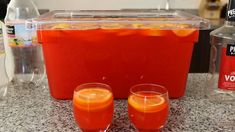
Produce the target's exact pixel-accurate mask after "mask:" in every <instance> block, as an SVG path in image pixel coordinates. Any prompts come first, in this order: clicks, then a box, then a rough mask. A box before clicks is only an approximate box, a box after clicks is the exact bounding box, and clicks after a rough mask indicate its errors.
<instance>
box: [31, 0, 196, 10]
mask: <svg viewBox="0 0 235 132" xmlns="http://www.w3.org/2000/svg"><path fill="white" fill-rule="evenodd" d="M165 1H166V0H34V2H35V4H36V5H37V7H38V9H50V10H55V9H60V10H63V9H67V10H68V9H70V10H76V9H121V8H160V7H161V8H163V7H165ZM170 1H171V8H184V9H198V7H199V4H200V1H201V0H170Z"/></svg>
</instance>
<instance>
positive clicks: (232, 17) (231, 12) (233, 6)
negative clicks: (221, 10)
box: [226, 0, 235, 22]
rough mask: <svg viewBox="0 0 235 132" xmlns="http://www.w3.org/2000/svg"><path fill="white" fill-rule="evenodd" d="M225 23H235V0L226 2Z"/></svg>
mask: <svg viewBox="0 0 235 132" xmlns="http://www.w3.org/2000/svg"><path fill="white" fill-rule="evenodd" d="M226 21H229V22H231V21H233V22H235V0H229V2H228V7H227V12H226Z"/></svg>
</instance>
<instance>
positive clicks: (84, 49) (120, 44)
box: [38, 29, 198, 99]
mask: <svg viewBox="0 0 235 132" xmlns="http://www.w3.org/2000/svg"><path fill="white" fill-rule="evenodd" d="M175 32H176V30H151V29H89V30H67V29H63V30H59V29H52V30H39V31H38V35H39V37H38V39H39V41H40V42H41V43H42V47H43V53H44V57H45V64H46V69H47V70H46V71H47V76H48V81H49V86H50V91H51V95H52V96H53V97H54V98H57V99H71V98H72V95H73V91H74V88H75V87H76V86H78V85H80V84H82V83H87V82H102V83H106V84H109V85H110V86H111V87H112V89H113V94H114V97H115V98H127V97H128V93H129V88H130V87H131V86H133V85H135V84H139V83H146V82H148V83H156V82H157V83H159V84H162V85H164V86H165V87H167V88H168V91H169V95H170V97H171V98H178V97H181V96H183V94H184V91H185V84H186V80H187V75H188V71H189V66H190V61H191V55H192V50H193V46H194V42H195V41H196V40H197V37H198V30H193V31H192V33H190V34H187V35H185V32H184V30H182V33H181V31H180V32H178V33H177V34H176V33H175ZM180 35H181V36H180Z"/></svg>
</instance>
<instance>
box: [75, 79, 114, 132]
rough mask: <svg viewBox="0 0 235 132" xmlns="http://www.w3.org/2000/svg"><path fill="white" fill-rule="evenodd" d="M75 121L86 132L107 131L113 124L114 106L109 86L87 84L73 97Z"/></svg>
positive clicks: (78, 89) (80, 87) (79, 88)
mask: <svg viewBox="0 0 235 132" xmlns="http://www.w3.org/2000/svg"><path fill="white" fill-rule="evenodd" d="M73 110H74V117H75V121H76V123H77V124H78V126H79V127H80V129H81V130H82V131H84V132H96V131H97V132H102V131H106V130H107V129H108V127H109V125H110V124H111V122H112V118H113V111H114V104H113V94H112V91H111V88H110V86H109V85H106V84H102V83H86V84H82V85H80V86H78V87H77V88H76V89H75V91H74V95H73Z"/></svg>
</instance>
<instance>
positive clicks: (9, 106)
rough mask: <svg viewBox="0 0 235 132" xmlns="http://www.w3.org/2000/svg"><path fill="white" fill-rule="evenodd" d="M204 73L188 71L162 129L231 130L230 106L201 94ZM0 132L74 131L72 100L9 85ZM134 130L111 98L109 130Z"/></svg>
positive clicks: (0, 108)
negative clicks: (181, 92)
mask: <svg viewBox="0 0 235 132" xmlns="http://www.w3.org/2000/svg"><path fill="white" fill-rule="evenodd" d="M205 80H206V75H205V74H189V77H188V82H187V90H186V95H185V96H184V97H182V98H181V99H175V100H171V101H170V103H171V104H170V107H171V108H170V116H169V119H168V123H167V124H166V127H165V128H164V129H163V131H164V132H168V131H171V132H199V131H207V132H215V131H219V132H222V131H235V110H234V108H235V107H234V106H235V105H234V106H233V105H227V104H218V103H212V102H210V101H209V100H208V99H207V98H205V96H204V93H205V92H204V85H205ZM0 131H1V132H12V131H14V132H16V131H17V132H35V131H42V132H45V131H50V132H52V131H53V132H74V131H79V128H78V127H77V126H76V124H75V121H74V118H73V112H72V102H71V101H68V100H67V101H65V100H55V99H53V98H51V97H50V94H49V90H48V85H47V81H46V79H45V81H44V83H43V86H40V87H32V88H19V87H14V86H13V85H11V86H10V87H9V91H8V96H7V97H6V98H5V100H2V101H0ZM129 131H134V129H133V126H132V125H130V122H129V120H128V115H127V101H126V100H115V115H114V119H113V123H112V125H111V127H110V132H129Z"/></svg>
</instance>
